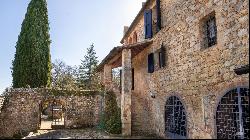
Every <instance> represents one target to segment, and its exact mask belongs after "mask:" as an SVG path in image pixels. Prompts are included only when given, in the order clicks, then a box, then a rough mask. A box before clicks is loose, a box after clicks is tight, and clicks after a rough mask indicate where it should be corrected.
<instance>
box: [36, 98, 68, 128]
mask: <svg viewBox="0 0 250 140" xmlns="http://www.w3.org/2000/svg"><path fill="white" fill-rule="evenodd" d="M64 112H65V106H64V104H63V103H62V102H61V101H60V100H56V99H49V100H45V101H44V102H43V103H42V105H41V118H40V120H41V123H40V129H58V128H64V121H65V120H64V117H65V114H64Z"/></svg>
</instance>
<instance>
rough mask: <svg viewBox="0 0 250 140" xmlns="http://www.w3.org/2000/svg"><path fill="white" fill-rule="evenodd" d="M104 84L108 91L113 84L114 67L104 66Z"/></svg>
mask: <svg viewBox="0 0 250 140" xmlns="http://www.w3.org/2000/svg"><path fill="white" fill-rule="evenodd" d="M103 83H104V86H105V89H106V90H109V89H110V86H111V83H112V67H111V65H107V64H106V65H104V73H103Z"/></svg>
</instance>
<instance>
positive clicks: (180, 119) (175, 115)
mask: <svg viewBox="0 0 250 140" xmlns="http://www.w3.org/2000/svg"><path fill="white" fill-rule="evenodd" d="M171 102H172V103H171ZM164 109H165V111H164V123H165V137H167V138H187V137H188V123H187V122H188V121H187V118H188V115H187V112H186V109H187V107H186V105H185V102H184V101H183V100H182V98H181V97H180V95H179V94H176V93H171V94H170V95H168V96H167V98H166V101H165V108H164ZM171 112H172V113H171ZM179 113H180V114H179ZM174 120H177V122H173V121H174ZM173 127H175V128H176V129H172V128H173Z"/></svg>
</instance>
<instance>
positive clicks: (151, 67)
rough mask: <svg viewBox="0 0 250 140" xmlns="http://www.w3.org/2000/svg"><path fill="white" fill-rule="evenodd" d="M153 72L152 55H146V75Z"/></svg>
mask: <svg viewBox="0 0 250 140" xmlns="http://www.w3.org/2000/svg"><path fill="white" fill-rule="evenodd" d="M153 72H154V53H151V54H149V55H148V73H153Z"/></svg>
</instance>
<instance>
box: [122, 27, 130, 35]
mask: <svg viewBox="0 0 250 140" xmlns="http://www.w3.org/2000/svg"><path fill="white" fill-rule="evenodd" d="M128 28H129V27H128V26H124V28H123V36H124V35H125V34H126V32H127V31H128Z"/></svg>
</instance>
